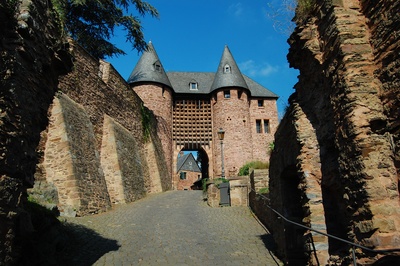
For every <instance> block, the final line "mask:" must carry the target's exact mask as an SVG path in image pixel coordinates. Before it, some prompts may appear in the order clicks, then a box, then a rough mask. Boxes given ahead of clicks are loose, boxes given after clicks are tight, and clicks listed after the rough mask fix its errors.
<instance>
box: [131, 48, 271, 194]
mask: <svg viewBox="0 0 400 266" xmlns="http://www.w3.org/2000/svg"><path fill="white" fill-rule="evenodd" d="M128 83H129V84H130V86H131V88H132V89H133V90H134V91H135V92H136V93H137V94H138V95H139V97H140V98H141V99H142V101H143V102H144V104H145V106H146V107H148V108H149V109H150V110H152V111H153V112H154V114H155V115H156V117H157V120H158V122H159V123H158V125H159V126H160V125H161V126H163V127H164V129H165V128H167V129H169V130H163V131H160V132H164V133H165V134H164V135H163V136H160V138H161V139H162V142H163V148H164V152H165V154H166V158H167V161H168V160H169V161H170V162H171V165H170V167H171V168H170V169H169V171H170V173H171V174H172V187H173V188H175V189H176V188H177V184H178V182H179V176H178V175H177V159H178V154H179V153H180V151H182V150H194V151H198V154H199V157H200V160H201V164H202V177H203V178H207V177H218V176H221V173H222V167H221V166H222V165H221V161H222V160H221V146H222V145H221V143H220V140H219V139H218V136H217V131H218V130H219V129H223V130H224V131H225V139H224V140H223V154H224V165H225V167H224V169H225V173H226V174H225V176H228V177H229V176H235V175H237V174H238V171H239V169H240V167H241V166H243V165H244V164H245V163H246V162H249V161H253V160H261V161H267V160H268V159H269V154H268V147H269V144H270V143H272V142H273V136H274V133H275V131H276V128H277V126H278V114H277V107H276V100H277V99H278V96H277V95H276V94H274V93H272V92H271V91H269V90H268V89H266V88H264V87H263V86H261V85H260V84H258V83H256V82H255V81H253V80H252V79H250V78H249V77H247V76H245V75H243V74H242V73H241V72H240V70H239V68H238V66H237V64H236V62H235V60H234V58H233V56H232V54H231V52H230V50H229V48H228V47H227V46H225V48H224V51H223V54H222V57H221V60H220V63H219V66H218V69H217V71H216V72H215V73H209V72H165V70H164V67H163V64H162V63H161V60H160V59H159V57H158V55H157V53H156V50H155V49H154V46H153V44H152V43H151V42H150V43H149V49H148V51H147V52H145V53H143V54H142V56H141V58H140V59H139V61H138V63H137V65H136V66H135V68H134V69H133V71H132V73H131V75H130V77H129V79H128Z"/></svg>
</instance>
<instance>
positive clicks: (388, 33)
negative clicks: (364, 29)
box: [362, 0, 400, 176]
mask: <svg viewBox="0 0 400 266" xmlns="http://www.w3.org/2000/svg"><path fill="white" fill-rule="evenodd" d="M399 9H400V2H399V1H396V0H391V1H387V0H386V1H384V0H380V1H364V2H362V11H363V13H364V14H365V16H366V18H367V21H366V22H367V26H368V28H369V32H370V34H371V37H370V43H371V45H372V49H373V55H374V61H375V62H376V64H377V65H378V66H379V67H378V68H377V69H376V70H375V73H374V74H375V76H376V77H377V78H378V79H379V81H380V82H381V83H382V86H381V91H380V97H381V99H382V104H383V108H384V114H385V115H386V117H387V125H386V129H387V131H388V134H390V135H391V138H393V140H391V148H392V149H393V150H394V153H395V154H394V155H395V165H396V168H397V175H398V176H399V175H400V174H399V173H400V120H399V117H400V53H399V50H400V25H399V21H400V13H399V12H398V11H399Z"/></svg>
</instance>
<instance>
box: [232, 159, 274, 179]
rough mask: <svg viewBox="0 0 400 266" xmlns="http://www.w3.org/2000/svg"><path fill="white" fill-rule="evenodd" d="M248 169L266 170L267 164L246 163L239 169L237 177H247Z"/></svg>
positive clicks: (259, 162)
mask: <svg viewBox="0 0 400 266" xmlns="http://www.w3.org/2000/svg"><path fill="white" fill-rule="evenodd" d="M250 168H252V169H268V168H269V163H268V162H262V161H252V162H248V163H246V164H245V165H243V166H242V167H241V168H240V169H239V176H246V175H249V171H250Z"/></svg>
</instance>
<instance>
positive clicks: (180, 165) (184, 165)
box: [176, 153, 201, 173]
mask: <svg viewBox="0 0 400 266" xmlns="http://www.w3.org/2000/svg"><path fill="white" fill-rule="evenodd" d="M189 162H191V164H190V163H189ZM176 169H177V172H179V171H191V172H199V173H201V170H200V167H199V166H198V165H197V163H196V160H195V159H194V157H193V154H192V153H188V154H185V155H182V156H180V157H178V161H177V163H176Z"/></svg>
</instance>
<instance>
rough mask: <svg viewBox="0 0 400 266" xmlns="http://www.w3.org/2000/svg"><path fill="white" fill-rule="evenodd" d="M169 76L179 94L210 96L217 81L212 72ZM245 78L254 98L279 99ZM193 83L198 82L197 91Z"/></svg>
mask: <svg viewBox="0 0 400 266" xmlns="http://www.w3.org/2000/svg"><path fill="white" fill-rule="evenodd" d="M167 76H168V78H169V80H170V81H171V84H172V88H173V89H174V91H175V93H177V94H182V93H188V94H202V95H205V94H209V93H210V92H211V85H212V83H213V81H214V79H215V73H211V72H167ZM243 78H244V80H245V81H246V84H247V86H248V89H249V90H250V94H251V96H252V97H268V98H279V96H278V95H276V94H275V93H273V92H271V91H270V90H268V89H266V88H265V87H263V86H262V85H260V84H258V83H257V82H255V81H254V80H252V79H251V78H249V77H248V76H246V75H243ZM191 82H197V84H198V85H197V90H190V89H189V84H190V83H191Z"/></svg>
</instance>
